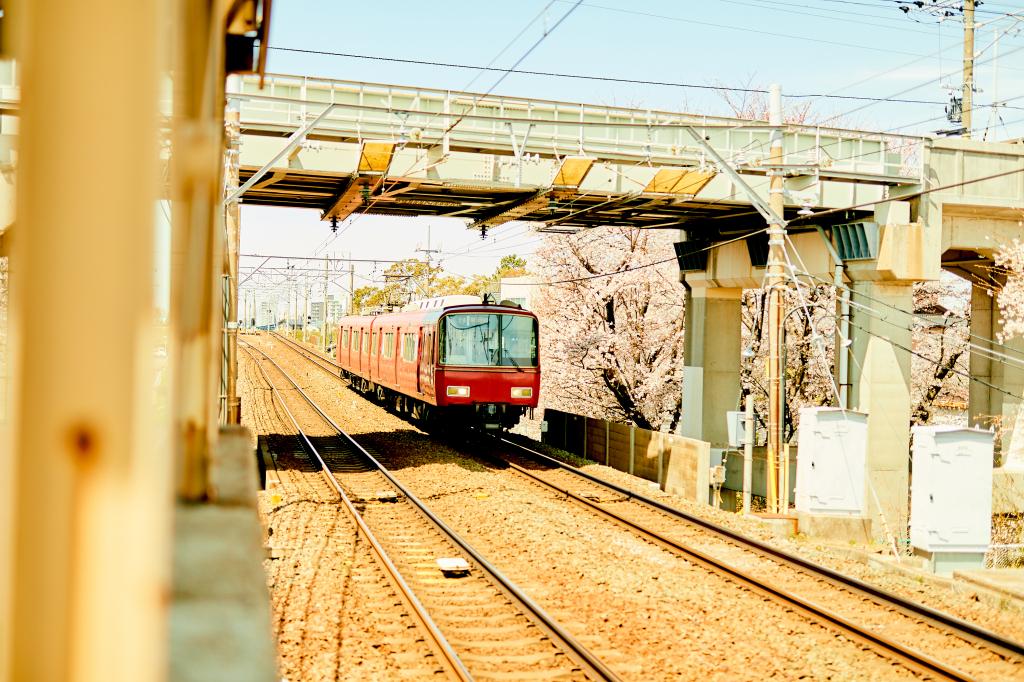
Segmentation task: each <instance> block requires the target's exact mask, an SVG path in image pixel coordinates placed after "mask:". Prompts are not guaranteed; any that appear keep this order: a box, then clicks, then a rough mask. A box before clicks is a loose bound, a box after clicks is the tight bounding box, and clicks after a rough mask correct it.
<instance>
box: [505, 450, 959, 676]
mask: <svg viewBox="0 0 1024 682" xmlns="http://www.w3.org/2000/svg"><path fill="white" fill-rule="evenodd" d="M502 440H504V439H502ZM502 461H503V463H504V464H507V465H508V466H510V467H511V468H512V469H513V470H514V471H515V472H516V473H518V474H520V475H522V476H524V477H526V478H528V479H530V480H532V481H534V482H536V483H539V484H540V485H542V486H544V487H546V488H549V489H551V490H553V491H555V492H557V493H558V494H559V495H564V496H565V497H566V498H568V499H569V500H571V501H572V502H575V503H576V504H578V505H580V506H582V507H585V508H587V509H589V510H591V511H594V512H596V513H597V514H599V515H601V516H603V517H605V518H606V519H609V520H611V521H613V522H615V523H617V524H619V525H621V526H624V527H626V528H629V529H630V530H632V531H634V532H635V533H637V534H638V535H640V536H642V537H644V538H646V539H648V540H650V541H651V542H654V543H655V544H658V545H661V546H662V547H665V548H667V549H668V550H670V551H672V552H673V553H675V554H678V555H680V556H683V557H684V558H686V559H687V560H689V561H693V562H694V563H697V564H699V565H701V566H703V567H704V568H706V569H709V570H711V571H712V572H714V573H719V574H723V575H725V576H727V577H730V578H733V579H735V580H737V581H738V582H740V583H742V584H743V586H744V587H746V588H747V589H750V590H752V591H754V592H758V593H760V594H761V595H763V596H765V597H768V598H769V599H771V600H773V601H775V602H778V603H782V604H784V605H785V606H788V607H790V608H792V609H793V610H795V611H799V612H801V613H803V614H804V615H805V616H809V617H811V618H812V619H813V620H816V621H818V622H819V623H820V624H822V625H825V626H831V627H833V629H835V628H838V629H839V631H840V633H841V634H843V635H845V636H847V637H849V638H851V639H853V640H857V641H859V642H861V643H862V644H865V645H867V646H868V647H870V648H871V649H874V650H876V651H879V650H881V653H883V655H886V656H887V657H889V658H892V659H895V660H897V661H898V662H900V663H903V664H904V665H906V666H907V667H909V668H911V669H913V670H915V671H917V672H921V673H925V674H931V675H936V674H937V675H940V676H942V678H943V679H950V680H961V681H968V680H974V679H975V678H973V677H971V676H969V675H967V674H966V673H964V672H962V671H959V670H957V669H955V668H952V667H950V666H947V665H946V664H944V663H942V662H941V661H939V660H937V659H934V658H932V657H930V656H928V655H927V654H924V653H921V652H919V651H915V650H913V649H910V648H909V647H905V646H903V645H902V644H899V643H898V642H894V641H892V640H890V639H888V638H886V637H884V636H883V635H880V634H877V633H875V632H873V631H872V630H870V629H868V628H865V627H862V626H860V625H857V624H856V623H854V622H852V621H850V620H847V619H846V618H844V617H842V616H840V615H837V614H835V613H832V612H831V611H829V610H828V609H826V608H825V607H824V606H822V605H820V604H816V603H814V602H811V601H808V600H806V599H803V598H802V597H799V596H797V595H795V594H793V593H792V592H788V591H786V590H783V589H781V588H778V587H774V586H772V585H771V584H769V583H767V582H765V581H763V580H761V579H759V578H757V577H755V576H753V575H751V574H749V573H747V572H745V571H742V570H740V569H738V568H734V567H733V566H730V565H729V564H726V563H725V562H723V561H720V560H718V559H716V558H715V557H713V556H711V555H710V554H706V553H705V552H702V551H700V550H698V549H695V548H693V547H690V546H689V545H684V544H683V543H681V542H677V541H676V540H673V539H671V538H668V537H665V536H664V535H662V534H660V533H658V532H657V531H654V530H651V529H649V528H647V527H646V526H643V525H641V524H639V523H637V522H635V521H631V520H630V519H627V518H626V517H624V516H621V515H620V514H616V513H615V512H613V511H610V510H608V509H605V508H604V507H602V506H601V504H600V503H598V502H594V501H593V500H589V499H587V498H585V497H583V496H581V495H578V494H576V493H574V492H572V491H571V490H569V489H568V488H562V487H559V486H558V485H556V484H555V483H552V482H551V481H548V480H546V479H544V478H543V477H542V476H538V475H537V474H534V473H532V472H531V471H530V470H529V469H526V468H524V467H522V466H520V465H518V464H516V463H514V462H509V461H507V460H502Z"/></svg>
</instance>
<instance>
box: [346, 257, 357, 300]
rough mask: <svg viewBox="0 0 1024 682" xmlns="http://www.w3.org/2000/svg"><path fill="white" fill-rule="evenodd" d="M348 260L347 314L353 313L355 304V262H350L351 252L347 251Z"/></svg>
mask: <svg viewBox="0 0 1024 682" xmlns="http://www.w3.org/2000/svg"><path fill="white" fill-rule="evenodd" d="M348 256H349V261H348V314H349V315H355V314H356V311H355V305H356V264H355V263H353V262H352V260H351V258H352V254H351V253H349V254H348Z"/></svg>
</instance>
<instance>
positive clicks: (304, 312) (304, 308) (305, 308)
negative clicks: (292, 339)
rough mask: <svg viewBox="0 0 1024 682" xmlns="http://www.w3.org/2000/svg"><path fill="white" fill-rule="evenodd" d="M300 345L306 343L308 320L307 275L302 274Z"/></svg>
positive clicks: (307, 339) (307, 338) (307, 340)
mask: <svg viewBox="0 0 1024 682" xmlns="http://www.w3.org/2000/svg"><path fill="white" fill-rule="evenodd" d="M302 284H303V287H302V343H308V342H309V337H308V336H307V332H306V321H307V320H308V319H309V275H307V274H306V273H303V274H302Z"/></svg>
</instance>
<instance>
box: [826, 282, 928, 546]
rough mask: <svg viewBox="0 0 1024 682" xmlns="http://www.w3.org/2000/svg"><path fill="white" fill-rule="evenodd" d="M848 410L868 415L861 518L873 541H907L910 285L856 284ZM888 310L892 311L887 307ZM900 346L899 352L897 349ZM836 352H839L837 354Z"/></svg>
mask: <svg viewBox="0 0 1024 682" xmlns="http://www.w3.org/2000/svg"><path fill="white" fill-rule="evenodd" d="M851 288H852V289H853V301H854V302H855V303H859V304H861V305H863V306H870V308H872V311H870V312H869V311H867V310H865V309H864V308H863V307H861V306H860V305H854V306H853V307H852V311H851V320H850V324H851V327H852V329H851V334H850V337H851V341H852V343H851V346H850V356H851V361H850V384H851V385H850V408H851V409H853V410H857V411H859V412H865V413H867V415H868V429H867V453H866V466H867V480H866V483H867V491H866V492H867V499H866V500H864V503H865V511H866V512H867V514H866V516H867V517H868V518H869V519H870V520H871V528H872V530H871V533H872V535H873V536H874V537H875V538H876V539H881V538H884V537H886V536H887V535H889V534H892V535H893V536H895V537H897V538H903V537H906V534H907V524H908V520H909V506H908V491H909V454H908V453H909V451H910V411H911V400H910V359H911V358H910V353H908V352H907V350H906V349H910V348H911V329H912V327H913V324H912V317H911V316H910V315H908V314H907V313H904V312H898V311H897V310H896V309H897V308H898V309H899V310H901V311H903V310H905V311H910V310H913V283H912V282H901V281H855V282H853V283H852V284H851ZM889 306H891V307H889ZM901 346H902V348H901ZM840 352H841V351H840Z"/></svg>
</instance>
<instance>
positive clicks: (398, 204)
mask: <svg viewBox="0 0 1024 682" xmlns="http://www.w3.org/2000/svg"><path fill="white" fill-rule="evenodd" d="M256 170H257V169H256V168H255V167H246V166H243V167H242V168H241V170H240V173H239V178H240V181H241V182H245V181H246V180H247V179H249V178H250V177H252V175H253V174H254V173H255V172H256ZM356 181H357V180H356V178H355V177H354V176H351V175H349V174H344V173H341V174H332V173H325V172H320V171H306V170H299V169H290V170H288V171H286V172H285V171H277V172H276V173H273V172H272V173H270V174H268V177H267V178H264V179H262V180H261V181H260V182H258V183H257V184H256V185H254V186H253V187H252V188H250V189H249V190H248V191H247V192H246V193H245V195H244V197H243V202H244V204H245V205H257V206H282V207H291V208H308V209H315V210H318V211H321V212H322V213H323V212H326V211H328V210H330V208H331V207H332V206H333V205H334V204H335V202H336V201H337V200H338V197H340V196H342V195H343V194H344V192H345V191H346V190H347V189H348V188H349V187H350V185H351V184H352V183H353V182H356ZM360 193H361V202H360V205H359V206H358V207H357V208H356V209H355V211H354V212H355V213H369V214H372V215H390V216H403V217H412V216H440V217H452V218H463V219H467V220H470V221H473V222H481V223H483V222H485V221H488V220H496V222H495V223H494V224H500V223H501V222H504V221H502V220H500V219H499V218H500V216H502V214H505V213H506V212H512V211H514V212H515V213H516V215H515V219H516V220H522V221H529V222H535V223H542V224H543V227H542V228H541V229H542V230H545V231H550V232H560V231H567V232H573V231H576V230H578V229H582V228H589V227H596V226H600V225H628V226H633V227H642V228H658V227H661V228H683V229H695V230H699V231H700V232H701V233H703V234H704V235H706V236H707V237H714V236H722V235H729V234H736V233H742V232H748V231H750V230H751V229H752V228H757V227H761V226H763V225H764V220H763V218H761V217H760V216H759V215H758V213H757V211H755V210H754V209H753V207H752V206H751V205H750V204H748V203H742V202H736V201H722V200H714V199H711V200H701V199H696V198H688V199H684V198H680V197H678V196H673V195H660V194H644V193H625V194H624V193H615V192H601V191H585V192H580V193H575V192H572V191H568V192H566V191H558V190H540V191H538V190H537V189H536V188H533V187H529V188H514V187H496V186H494V185H493V184H492V185H486V186H485V185H483V184H481V185H479V186H477V185H471V184H453V183H449V182H436V181H430V180H425V179H423V178H401V177H388V178H386V179H375V180H374V181H372V182H371V183H369V184H368V185H367V186H366V187H365V189H362V190H360ZM795 216H796V213H795V209H793V210H792V211H790V210H787V217H795Z"/></svg>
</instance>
